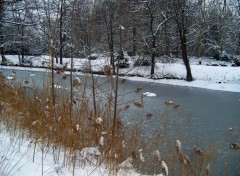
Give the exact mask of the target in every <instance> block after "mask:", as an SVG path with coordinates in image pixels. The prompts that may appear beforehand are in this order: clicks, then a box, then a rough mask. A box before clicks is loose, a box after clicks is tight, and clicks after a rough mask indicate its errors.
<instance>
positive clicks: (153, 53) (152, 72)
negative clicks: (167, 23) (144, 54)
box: [150, 36, 156, 76]
mask: <svg viewBox="0 0 240 176" xmlns="http://www.w3.org/2000/svg"><path fill="white" fill-rule="evenodd" d="M155 56H156V36H153V40H152V53H151V73H150V74H151V76H153V75H154V68H155Z"/></svg>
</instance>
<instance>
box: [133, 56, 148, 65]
mask: <svg viewBox="0 0 240 176" xmlns="http://www.w3.org/2000/svg"><path fill="white" fill-rule="evenodd" d="M133 65H134V66H135V67H137V66H150V65H151V60H150V58H147V57H139V58H138V59H137V60H135V61H134V64H133Z"/></svg>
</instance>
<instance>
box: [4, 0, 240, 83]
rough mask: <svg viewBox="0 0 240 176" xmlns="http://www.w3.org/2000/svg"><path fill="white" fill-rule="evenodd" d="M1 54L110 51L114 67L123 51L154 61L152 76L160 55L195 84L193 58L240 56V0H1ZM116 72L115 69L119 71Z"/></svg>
mask: <svg viewBox="0 0 240 176" xmlns="http://www.w3.org/2000/svg"><path fill="white" fill-rule="evenodd" d="M0 20H1V24H0V45H1V55H2V57H3V56H4V53H10V54H11V53H17V54H19V55H20V58H21V62H24V55H25V54H49V52H50V51H49V48H50V43H51V42H50V41H52V48H53V52H54V57H55V58H56V59H57V60H58V59H60V63H62V58H63V57H68V56H70V54H69V50H68V48H69V47H68V45H74V56H75V57H82V56H86V55H90V54H91V53H95V52H98V53H104V54H107V55H108V56H109V57H110V59H111V65H112V66H113V68H114V66H115V64H114V61H115V59H116V58H117V55H118V57H123V52H127V53H128V54H129V55H142V56H145V57H147V56H148V57H149V60H150V62H151V73H150V74H151V75H154V65H155V59H156V58H157V57H159V56H163V55H167V56H169V57H172V56H177V57H181V58H182V59H183V62H184V64H185V66H186V71H187V76H186V80H188V81H192V80H193V77H192V75H191V68H190V65H189V59H188V57H189V55H191V56H197V57H202V56H211V57H215V56H217V55H219V54H221V53H223V52H226V53H231V54H240V49H239V48H240V31H239V27H238V26H239V2H238V1H237V0H228V1H227V0H208V1H207V0H178V1H175V0H91V1H90V0H71V1H70V0H57V1H54V0H21V1H12V2H9V1H8V2H5V1H3V0H1V1H0ZM113 70H115V69H113Z"/></svg>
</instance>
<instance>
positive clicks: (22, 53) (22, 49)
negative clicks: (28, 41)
mask: <svg viewBox="0 0 240 176" xmlns="http://www.w3.org/2000/svg"><path fill="white" fill-rule="evenodd" d="M21 35H22V38H21V42H22V48H21V59H22V61H21V63H24V55H25V53H24V48H25V47H24V43H23V42H24V41H23V36H24V26H23V25H22V31H21Z"/></svg>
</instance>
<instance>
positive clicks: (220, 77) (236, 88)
mask: <svg viewBox="0 0 240 176" xmlns="http://www.w3.org/2000/svg"><path fill="white" fill-rule="evenodd" d="M6 58H7V59H8V61H9V62H12V63H13V64H17V63H19V61H18V56H12V55H6ZM27 58H28V60H31V62H32V65H33V66H49V65H50V57H49V56H38V57H36V56H29V57H27ZM128 59H129V63H130V67H129V68H127V69H120V73H121V74H125V75H126V78H127V79H129V80H132V81H147V82H154V83H161V84H169V85H177V86H188V87H198V88H205V89H212V90H222V91H231V92H240V67H231V63H228V62H222V61H215V60H212V59H208V58H200V59H197V58H193V57H192V58H190V64H191V71H192V75H193V78H194V81H192V82H187V81H185V80H184V79H185V77H186V69H185V66H184V65H183V63H182V61H181V59H177V58H170V60H171V59H172V60H173V61H174V63H173V62H169V63H161V62H160V61H158V62H156V66H155V74H154V77H155V78H158V79H156V80H154V79H150V78H149V77H150V67H149V66H148V67H147V66H142V67H133V62H134V57H133V58H131V57H128ZM73 60H74V62H73V68H74V69H81V70H87V69H89V68H90V65H91V68H92V70H93V71H95V72H99V71H103V68H104V66H105V65H109V64H110V59H109V57H106V56H102V55H100V56H99V57H98V58H97V59H96V60H88V59H87V58H83V59H80V58H74V59H73ZM199 61H201V62H202V64H201V65H199V64H198V63H199ZM66 62H68V64H67V67H68V68H70V63H71V60H70V58H63V65H64V64H65V63H66ZM213 64H218V65H223V64H224V65H225V66H211V65H213ZM55 67H61V65H60V64H55ZM2 68H9V69H19V70H31V71H46V69H43V68H33V67H32V68H19V67H5V66H2ZM128 75H139V76H141V77H137V76H135V77H132V76H130V77H129V76H128ZM31 76H33V74H32V75H31ZM166 76H172V77H176V78H179V79H182V80H179V79H160V78H164V77H166ZM8 78H10V79H11V77H10V75H9V77H8ZM150 95H152V96H153V95H154V94H150Z"/></svg>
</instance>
